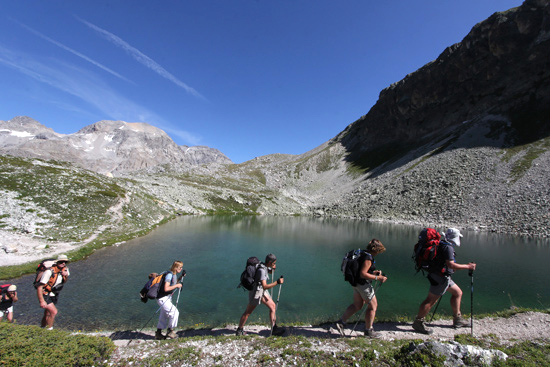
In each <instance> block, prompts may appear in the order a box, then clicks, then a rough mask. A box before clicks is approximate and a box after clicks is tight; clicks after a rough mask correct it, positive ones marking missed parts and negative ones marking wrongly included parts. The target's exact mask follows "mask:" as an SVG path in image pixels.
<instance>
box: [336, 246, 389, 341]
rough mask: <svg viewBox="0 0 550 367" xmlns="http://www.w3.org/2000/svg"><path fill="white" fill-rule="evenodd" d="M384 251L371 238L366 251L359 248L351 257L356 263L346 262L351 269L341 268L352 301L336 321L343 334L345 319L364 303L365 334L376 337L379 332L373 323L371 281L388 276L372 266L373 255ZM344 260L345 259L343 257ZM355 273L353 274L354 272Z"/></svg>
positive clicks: (374, 308)
mask: <svg viewBox="0 0 550 367" xmlns="http://www.w3.org/2000/svg"><path fill="white" fill-rule="evenodd" d="M384 251H386V248H385V247H384V245H383V244H382V242H380V240H377V239H376V238H373V239H372V240H371V241H370V242H369V244H368V245H367V248H366V251H363V250H360V251H359V254H358V256H357V257H356V258H355V259H353V261H354V262H356V265H355V264H354V265H352V264H351V263H350V262H348V263H347V267H348V268H349V270H350V271H351V273H350V271H346V269H344V266H343V269H342V271H343V272H344V275H345V277H346V280H347V281H348V282H350V284H351V285H352V286H353V303H352V304H350V305H349V306H348V308H347V309H346V311H344V314H343V315H342V317H341V318H340V320H338V321H337V322H336V328H337V329H338V331H339V332H340V334H342V336H345V325H346V321H347V320H348V319H349V318H350V317H351V316H353V315H354V314H355V313H356V312H357V311H360V310H361V309H362V308H363V306H364V305H365V303H367V310H366V312H365V336H366V337H369V338H377V337H378V336H379V333H377V332H375V331H374V328H373V327H372V326H373V323H374V317H375V315H376V309H377V308H378V301H377V299H376V294H375V290H374V288H373V286H372V284H373V282H376V281H379V282H380V284H382V283H384V282H385V281H386V280H388V278H387V277H386V276H385V275H383V274H382V271H380V270H376V267H375V266H374V257H375V256H376V255H378V254H381V253H383V252H384ZM344 260H346V259H344ZM354 273H355V274H354Z"/></svg>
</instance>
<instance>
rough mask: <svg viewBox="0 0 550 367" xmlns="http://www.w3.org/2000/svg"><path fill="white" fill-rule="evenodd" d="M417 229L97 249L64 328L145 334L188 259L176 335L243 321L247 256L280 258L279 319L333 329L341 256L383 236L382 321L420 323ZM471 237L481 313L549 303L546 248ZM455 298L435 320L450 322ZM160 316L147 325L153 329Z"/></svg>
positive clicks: (199, 236) (236, 231) (465, 283)
mask: <svg viewBox="0 0 550 367" xmlns="http://www.w3.org/2000/svg"><path fill="white" fill-rule="evenodd" d="M420 229H421V228H420V227H411V226H401V225H391V224H381V223H367V222H364V221H356V220H338V219H323V218H301V217H298V218H286V217H284V218H280V217H240V216H216V217H206V216H201V217H182V218H178V219H177V220H174V221H172V222H170V223H168V224H166V225H163V226H162V227H160V228H158V229H156V230H155V231H154V232H152V233H150V234H149V235H147V236H145V237H142V238H138V239H135V240H132V241H129V242H127V243H125V244H123V245H120V246H117V247H110V248H105V249H102V250H99V251H97V252H96V253H95V254H94V255H92V256H90V257H89V258H88V259H86V260H84V261H79V262H76V263H73V264H71V265H70V268H71V277H70V281H69V283H67V285H66V286H65V288H64V290H63V292H62V293H61V296H60V301H59V304H58V309H59V315H58V317H57V320H56V326H58V327H66V328H70V329H86V330H94V329H129V328H138V327H142V326H143V324H144V323H145V322H146V321H147V320H148V319H149V318H150V317H151V316H152V315H153V313H154V312H155V311H156V310H157V305H156V303H155V302H153V301H149V302H148V303H147V304H143V303H141V302H140V300H139V295H138V292H139V290H140V289H141V287H142V286H143V284H144V283H145V282H146V281H147V274H149V273H150V272H153V271H155V272H159V271H163V270H168V268H169V266H170V265H171V264H172V262H173V261H174V260H183V262H184V269H186V270H187V276H186V278H185V279H184V287H183V290H182V293H181V296H180V299H179V305H178V307H179V309H180V326H181V327H189V326H193V325H205V326H217V325H222V324H225V323H237V322H238V319H239V317H240V315H241V314H242V312H243V310H244V308H245V306H246V303H247V294H246V293H245V292H243V291H242V289H237V288H236V286H237V284H238V282H239V276H240V273H241V272H242V270H243V268H244V265H245V263H246V259H247V258H248V257H249V256H253V255H254V256H257V257H259V258H260V259H263V258H264V257H265V255H266V254H268V253H270V252H272V253H274V254H276V255H277V258H278V262H277V265H278V268H277V272H276V274H275V277H279V276H280V275H284V277H285V283H284V285H283V286H282V289H281V296H280V302H279V311H278V318H279V320H280V322H281V323H285V322H296V321H301V322H311V323H316V322H321V321H326V320H335V319H337V318H338V317H339V316H340V315H341V313H342V312H343V311H344V309H345V308H346V307H347V305H348V303H349V302H350V301H351V299H352V291H351V287H350V286H349V285H348V284H347V283H345V282H344V280H343V276H342V274H341V272H340V262H341V259H342V256H343V255H344V253H345V252H347V251H348V250H350V249H352V248H359V247H365V245H366V244H367V243H368V241H370V240H371V239H372V238H378V239H380V240H381V241H382V242H383V243H384V245H385V246H386V248H387V251H386V252H385V253H383V254H381V255H379V256H377V258H376V263H377V267H378V268H379V269H382V270H383V271H384V272H385V273H386V274H387V275H388V277H389V280H388V282H386V283H385V284H384V286H383V287H381V288H380V290H379V291H378V293H377V296H378V302H379V310H378V313H377V317H379V318H389V317H395V316H398V315H408V316H411V317H412V316H414V315H415V314H416V312H417V310H418V306H419V304H420V302H421V301H422V300H423V299H424V298H425V296H426V293H427V289H428V282H427V280H425V279H424V278H423V276H422V274H421V273H419V274H415V270H414V264H413V262H412V259H411V255H412V247H413V245H414V243H415V242H416V238H417V235H418V232H419V230H420ZM440 230H443V228H441V229H440ZM463 233H464V238H463V239H462V244H463V245H462V246H461V247H460V248H459V249H458V250H457V262H459V263H466V262H469V261H475V262H476V263H478V270H477V271H476V272H475V274H474V276H475V289H474V290H475V297H474V302H475V303H474V311H475V312H476V313H484V312H491V311H496V310H503V309H507V308H509V307H510V306H523V307H535V308H548V307H549V306H550V295H549V294H548V293H547V292H546V290H547V289H548V278H549V275H550V270H549V267H548V266H547V264H548V262H549V260H550V244H549V241H547V240H541V239H538V240H533V239H528V238H518V237H513V236H502V235H494V234H488V233H476V232H468V231H465V232H463ZM518 274H523V276H521V277H519V276H518ZM453 279H454V280H455V281H456V282H457V283H458V284H459V286H460V287H461V288H462V289H463V291H464V297H463V307H462V309H463V312H464V313H469V311H470V291H471V289H470V278H469V277H468V275H467V272H466V271H459V272H458V273H457V274H455V276H454V277H453ZM12 282H13V283H15V284H17V285H18V286H19V290H20V292H19V297H20V302H18V303H17V304H16V307H15V316H16V318H17V320H18V322H20V323H25V324H27V323H28V324H39V322H40V318H41V315H42V311H41V309H40V308H39V306H38V301H37V300H36V294H35V291H34V288H33V287H32V285H31V284H32V277H31V276H27V277H23V278H20V279H16V280H14V281H12ZM275 291H276V292H278V288H275ZM448 297H449V296H448V295H446V296H445V299H444V301H443V302H442V303H441V305H440V306H439V309H438V312H442V313H446V314H449V313H450V307H449V305H448ZM174 300H175V298H174ZM156 319H157V318H156V317H154V318H153V321H151V323H150V324H149V325H148V326H149V327H154V326H155V324H156ZM250 322H252V323H254V322H264V323H267V309H266V308H265V307H264V306H261V307H259V308H258V309H257V310H256V311H255V312H254V314H252V316H251V317H250V319H249V323H250Z"/></svg>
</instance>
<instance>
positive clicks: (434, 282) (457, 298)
mask: <svg viewBox="0 0 550 367" xmlns="http://www.w3.org/2000/svg"><path fill="white" fill-rule="evenodd" d="M444 237H445V240H444V241H443V240H442V241H441V242H440V245H439V246H441V248H440V249H439V251H438V254H437V256H436V258H435V261H434V266H432V267H430V269H429V270H428V272H429V274H428V280H429V281H430V290H429V292H428V297H426V299H425V300H424V301H423V302H422V303H421V304H420V308H419V310H418V314H417V315H416V318H415V320H414V322H413V324H412V327H413V329H414V330H415V331H417V332H419V333H422V334H431V333H432V332H433V331H432V330H430V329H428V328H426V326H425V324H424V317H426V315H427V314H428V313H429V312H430V309H431V308H432V307H433V305H434V304H435V303H436V302H437V300H438V299H439V297H441V296H443V294H445V292H446V291H449V292H450V293H451V308H452V310H453V327H455V328H459V327H467V326H470V323H469V322H468V321H467V320H464V319H463V318H462V315H461V313H460V302H461V300H462V290H461V289H460V287H459V286H458V285H456V283H455V282H453V280H452V279H451V276H452V274H453V273H454V271H455V270H461V269H468V270H471V271H474V270H475V269H476V264H475V263H469V264H467V265H466V264H457V263H456V262H455V247H459V246H460V237H462V234H461V233H460V231H459V230H458V229H456V228H449V229H447V232H446V233H445V236H444Z"/></svg>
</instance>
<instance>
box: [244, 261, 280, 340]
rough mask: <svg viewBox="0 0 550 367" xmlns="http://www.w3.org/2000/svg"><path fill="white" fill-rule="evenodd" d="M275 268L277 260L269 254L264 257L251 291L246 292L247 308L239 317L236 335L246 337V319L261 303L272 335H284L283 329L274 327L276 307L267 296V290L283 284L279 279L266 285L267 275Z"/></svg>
mask: <svg viewBox="0 0 550 367" xmlns="http://www.w3.org/2000/svg"><path fill="white" fill-rule="evenodd" d="M276 268H277V258H276V257H275V255H273V254H269V255H267V256H266V257H265V263H261V264H260V265H258V268H257V270H256V275H255V277H254V285H253V286H252V290H251V291H249V292H248V306H246V310H245V311H244V313H243V314H242V316H241V319H240V321H239V326H238V327H237V333H236V334H237V335H246V333H245V332H244V330H243V327H244V324H245V323H246V320H248V317H249V316H250V315H251V314H252V312H253V311H254V309H255V308H256V306H258V305H259V304H260V303H263V304H265V305H266V306H267V308H269V319H270V320H271V327H272V330H273V331H272V333H273V335H281V334H282V333H284V328H282V327H278V326H277V325H276V323H275V322H276V315H275V311H276V306H275V302H273V299H271V296H270V295H269V292H268V291H267V290H268V289H271V288H273V287H276V286H277V285H278V284H283V282H284V279H283V278H282V277H281V278H279V279H277V280H276V281H275V282H273V283H269V284H268V283H267V280H268V273H269V272H271V271H273V270H275V269H276Z"/></svg>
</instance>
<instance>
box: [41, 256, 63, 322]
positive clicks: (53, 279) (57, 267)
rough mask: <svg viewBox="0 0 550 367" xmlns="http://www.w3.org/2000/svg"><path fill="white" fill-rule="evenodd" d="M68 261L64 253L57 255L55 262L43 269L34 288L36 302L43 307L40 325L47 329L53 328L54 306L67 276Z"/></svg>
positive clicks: (55, 309)
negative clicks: (36, 297)
mask: <svg viewBox="0 0 550 367" xmlns="http://www.w3.org/2000/svg"><path fill="white" fill-rule="evenodd" d="M68 262H69V259H68V258H67V256H66V255H59V256H58V258H57V260H56V262H55V264H54V265H53V266H52V267H51V268H49V269H47V270H46V271H44V273H43V274H42V278H40V280H39V285H38V287H37V288H36V294H37V296H38V302H39V303H40V307H41V308H43V309H44V316H43V317H42V321H41V323H40V326H41V327H43V328H47V329H48V330H52V329H53V323H54V321H55V316H56V315H57V308H56V306H55V305H56V304H57V296H58V295H59V292H60V291H61V288H62V287H63V285H64V284H65V283H66V282H67V279H68V277H69V268H68V267H67V263H68Z"/></svg>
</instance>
